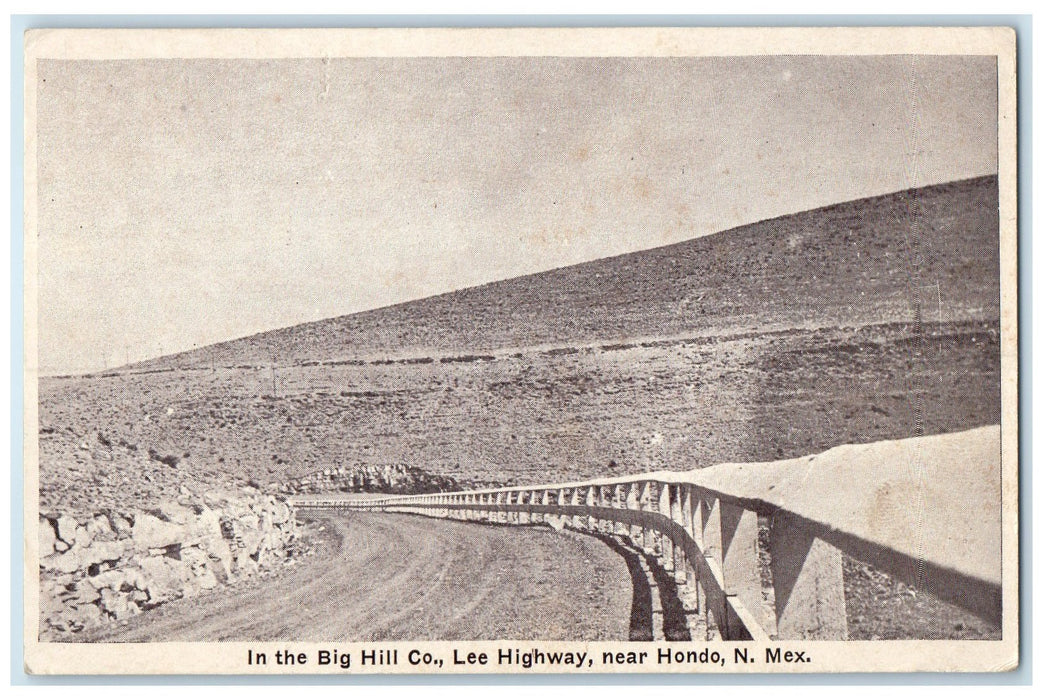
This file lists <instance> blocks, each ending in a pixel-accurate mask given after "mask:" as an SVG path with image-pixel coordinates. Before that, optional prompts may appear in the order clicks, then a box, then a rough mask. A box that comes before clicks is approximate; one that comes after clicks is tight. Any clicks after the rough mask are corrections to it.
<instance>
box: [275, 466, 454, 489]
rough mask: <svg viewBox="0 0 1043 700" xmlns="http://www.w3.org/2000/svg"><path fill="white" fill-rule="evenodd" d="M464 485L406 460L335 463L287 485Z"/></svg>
mask: <svg viewBox="0 0 1043 700" xmlns="http://www.w3.org/2000/svg"><path fill="white" fill-rule="evenodd" d="M461 487H462V485H461V484H459V483H458V482H457V481H456V479H453V478H452V477H448V476H442V475H439V474H431V473H430V472H427V471H425V470H423V469H420V468H418V467H412V466H409V465H406V464H357V465H355V466H352V467H335V468H333V467H331V468H329V469H323V470H322V471H321V472H315V473H314V474H309V475H308V476H305V477H301V478H299V479H292V480H290V481H288V482H286V483H285V484H284V485H283V488H282V491H283V492H284V493H289V494H300V493H331V492H336V491H342V492H348V493H401V494H413V493H439V492H445V491H456V490H458V489H460V488H461Z"/></svg>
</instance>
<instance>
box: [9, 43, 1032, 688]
mask: <svg viewBox="0 0 1043 700" xmlns="http://www.w3.org/2000/svg"><path fill="white" fill-rule="evenodd" d="M25 56H26V63H25V106H26V114H25V125H26V130H25V143H26V150H25V153H26V163H25V185H26V187H25V192H26V201H25V221H26V228H25V282H24V283H25V308H26V321H25V355H24V358H25V426H26V432H25V436H24V437H25V446H26V448H25V455H24V457H25V464H24V473H25V510H26V521H25V591H26V596H25V601H24V606H25V647H26V657H25V662H26V667H27V669H28V670H29V671H30V672H31V673H34V674H114V673H121V674H157V673H165V674H170V673H174V674H195V673H209V674H412V673H415V674H431V673H435V674H505V673H509V674H515V673H519V674H543V673H555V674H560V673H575V674H616V673H679V674H700V673H722V672H723V673H737V672H742V673H764V672H793V673H808V672H834V671H1004V670H1010V669H1013V668H1015V667H1016V666H1017V664H1018V650H1019V630H1018V623H1017V621H1018V607H1019V598H1018V575H1019V569H1018V561H1019V559H1018V538H1017V527H1018V511H1017V499H1018V461H1017V456H1018V432H1017V431H1018V414H1017V405H1018V397H1017V332H1018V329H1017V315H1016V314H1017V285H1016V280H1017V228H1016V226H1017V219H1016V192H1017V164H1016V111H1015V105H1016V97H1015V71H1016V67H1015V63H1014V57H1015V36H1014V32H1013V30H1011V29H1009V28H1002V27H996V28H988V27H978V28H817V29H795V28H788V29H778V28H775V29H772V28H765V29H751V28H730V29H723V28H722V29H705V28H704V29H670V28H663V29H655V28H644V29H396V30H390V29H388V30H384V29H354V30H349V29H345V30H340V29H337V30H334V29H323V30H289V29H285V30H231V29H225V30H220V29H214V30H38V31H31V32H29V33H27V34H26V35H25Z"/></svg>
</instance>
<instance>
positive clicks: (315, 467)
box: [40, 178, 1000, 511]
mask: <svg viewBox="0 0 1043 700" xmlns="http://www.w3.org/2000/svg"><path fill="white" fill-rule="evenodd" d="M996 202H997V199H996V179H995V178H981V179H976V180H968V181H963V182H957V183H951V184H948V185H941V186H937V187H931V188H926V189H923V190H917V191H914V192H906V193H898V194H893V195H887V196H885V197H877V198H873V199H868V200H862V201H860V202H849V203H846V204H842V205H837V206H833V207H828V208H825V209H820V210H816V211H812V212H806V213H804V214H798V215H793V216H788V217H784V218H781V219H776V220H773V221H768V222H762V223H759V224H754V225H751V226H747V227H744V228H741V229H736V230H734V231H730V232H724V233H721V234H717V235H713V236H708V237H705V238H701V239H697V240H694V241H689V242H686V243H681V244H677V245H673V246H668V247H665V248H658V249H655V250H650V251H644V252H641V253H634V254H631V255H625V256H621V257H616V258H610V259H606V260H599V261H595V262H591V263H587V264H584V265H577V266H574V267H569V268H563V269H560V270H554V271H551V272H546V273H542V274H539V275H533V276H530V277H523V278H518V279H513V280H507V281H504V282H498V283H495V284H490V285H485V286H483V287H477V288H473V289H466V290H462V291H460V292H455V293H453V294H447V295H443V296H440V297H433V298H430V299H422V300H419V301H415V302H410V303H409V304H403V305H400V306H396V307H389V308H386V309H378V310H375V311H370V312H366V313H363V314H356V315H354V316H347V317H342V318H336V319H330V320H327V321H322V322H319V323H312V324H306V325H302V326H296V327H293V328H289V329H283V330H279V331H272V332H270V333H267V334H262V335H259V336H252V337H249V338H243V339H241V340H237V341H233V342H229V343H224V344H222V345H220V346H217V347H216V348H214V352H215V353H217V354H218V355H219V357H218V358H216V361H215V363H214V364H215V365H216V366H215V367H214V368H211V365H210V361H209V359H210V357H209V352H210V351H209V349H204V350H203V351H197V352H195V353H186V354H183V355H181V356H175V357H168V358H160V359H158V360H156V361H154V362H152V363H151V369H149V368H140V369H139V370H138V371H134V369H131V370H130V371H123V372H109V373H106V374H104V375H101V376H95V377H92V376H83V377H64V378H63V377H54V378H47V379H43V380H41V382H40V455H41V457H40V488H41V503H42V505H43V506H44V507H45V508H46V507H52V506H53V507H55V508H58V509H63V510H68V509H69V507H70V506H75V507H77V508H82V509H83V510H85V511H90V510H91V509H93V508H97V507H99V505H101V504H104V503H109V502H113V503H121V504H127V503H131V504H135V503H140V504H142V505H146V504H148V503H149V502H150V501H153V500H155V499H156V498H157V497H163V496H164V495H170V494H173V495H176V494H177V492H178V488H179V487H180V485H181V484H188V485H189V486H192V485H193V484H196V485H200V486H201V487H203V488H204V490H205V487H206V486H207V485H219V484H224V483H225V482H229V481H230V482H236V481H238V482H245V481H247V480H251V479H253V480H258V481H260V482H261V483H263V484H269V483H273V482H274V483H280V484H281V483H285V482H286V481H287V480H290V479H294V478H300V477H305V476H306V475H309V474H315V473H316V472H323V471H326V470H331V473H332V472H333V471H336V470H344V469H348V470H350V471H352V473H354V472H355V471H358V470H363V471H365V470H367V469H370V468H373V469H377V470H382V469H384V468H386V467H387V466H388V465H404V467H405V468H407V469H411V468H417V469H423V470H425V471H426V472H429V473H433V474H436V475H444V476H447V477H452V478H453V479H456V480H457V481H458V482H469V481H478V482H482V481H485V482H488V481H492V482H497V483H503V482H516V483H533V482H546V481H557V480H569V479H578V478H589V477H596V476H612V475H618V474H626V473H635V472H640V471H647V470H651V469H664V468H665V469H692V468H695V467H698V466H701V465H702V466H706V465H711V464H714V463H718V462H740V461H765V460H772V459H782V458H785V457H796V456H800V455H805V454H810V453H814V452H819V451H822V450H825V449H828V448H830V447H835V446H837V445H841V444H846V443H861V442H872V441H876V440H885V439H891V438H903V437H909V436H911V435H914V434H917V431H922V432H923V433H924V434H931V433H942V432H952V431H956V430H965V429H968V428H973V427H977V426H981V425H985V424H992V423H998V422H999V417H1000V401H999V394H1000V392H999V367H1000V362H999V309H998V296H999V289H998V250H997V249H998V245H997V244H998V236H999V234H998V216H997V211H996ZM929 284H937V285H938V286H937V287H936V288H935V287H931V288H930V289H928V290H926V291H924V290H923V289H922V288H923V286H924V285H929ZM918 296H922V297H924V298H925V299H926V301H925V302H923V304H922V309H921V312H920V317H921V318H920V319H919V320H920V321H921V323H920V324H917V323H915V322H914V321H915V320H916V316H917V314H916V312H915V308H916V304H917V297H918ZM939 297H940V300H941V308H940V309H939ZM649 336H651V337H649ZM669 336H673V337H669ZM623 338H626V340H622V339H623ZM540 343H544V344H547V343H549V344H554V347H550V348H548V347H546V346H539V347H532V346H534V345H538V344H540ZM269 347H272V348H275V349H276V350H277V356H278V357H279V358H280V363H279V364H280V366H279V367H278V368H275V369H273V368H271V367H270V366H269V363H270V359H269V358H270V355H269V353H268V348H269ZM505 347H507V348H512V349H509V350H506V349H504V348H505ZM518 348H522V349H518ZM385 353H386V354H394V355H396V356H405V358H406V359H400V360H397V361H393V362H390V361H387V360H384V359H380V358H382V357H383V356H384V354H385ZM439 354H441V355H442V356H441V357H438V355H439ZM367 355H370V356H371V355H376V356H377V357H376V358H374V359H370V360H360V359H338V358H358V357H366V356H367ZM182 368H183V369H182ZM337 473H340V471H337Z"/></svg>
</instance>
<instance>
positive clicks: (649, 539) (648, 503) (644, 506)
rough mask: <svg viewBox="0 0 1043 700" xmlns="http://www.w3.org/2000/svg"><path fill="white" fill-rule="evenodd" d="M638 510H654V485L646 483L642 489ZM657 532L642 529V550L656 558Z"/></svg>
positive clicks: (648, 528)
mask: <svg viewBox="0 0 1043 700" xmlns="http://www.w3.org/2000/svg"><path fill="white" fill-rule="evenodd" d="M638 508H639V509H640V510H642V511H649V510H652V483H651V482H649V481H646V482H644V484H643V485H642V489H641V498H640V500H639V502H638ZM655 545H656V532H655V530H654V529H652V528H650V527H644V528H641V549H642V550H644V552H645V554H650V555H652V556H655V553H656V552H655Z"/></svg>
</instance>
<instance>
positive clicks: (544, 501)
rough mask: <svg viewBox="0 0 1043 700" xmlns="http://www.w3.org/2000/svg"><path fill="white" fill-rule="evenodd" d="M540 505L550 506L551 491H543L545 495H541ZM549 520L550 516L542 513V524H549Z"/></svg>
mask: <svg viewBox="0 0 1043 700" xmlns="http://www.w3.org/2000/svg"><path fill="white" fill-rule="evenodd" d="M540 505H543V506H549V505H550V491H548V490H547V489H543V493H542V494H541V495H540ZM547 518H548V514H547V513H542V514H541V515H540V522H541V523H546V522H547Z"/></svg>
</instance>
